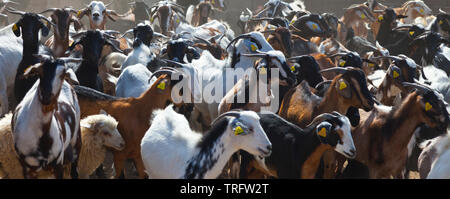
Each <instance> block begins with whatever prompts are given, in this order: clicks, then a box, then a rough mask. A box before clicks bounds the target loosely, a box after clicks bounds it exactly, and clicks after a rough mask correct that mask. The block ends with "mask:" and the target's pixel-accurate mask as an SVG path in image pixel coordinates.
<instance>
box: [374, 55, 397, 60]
mask: <svg viewBox="0 0 450 199" xmlns="http://www.w3.org/2000/svg"><path fill="white" fill-rule="evenodd" d="M371 59H372V60H374V59H393V60H394V61H399V60H402V58H400V57H397V56H392V55H391V56H380V57H372V58H371Z"/></svg>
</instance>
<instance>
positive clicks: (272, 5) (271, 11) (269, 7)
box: [255, 0, 293, 17]
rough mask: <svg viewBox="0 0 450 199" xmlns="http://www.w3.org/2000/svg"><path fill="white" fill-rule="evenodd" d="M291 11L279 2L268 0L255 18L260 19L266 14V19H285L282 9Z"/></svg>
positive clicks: (286, 4) (288, 6) (290, 8)
mask: <svg viewBox="0 0 450 199" xmlns="http://www.w3.org/2000/svg"><path fill="white" fill-rule="evenodd" d="M286 8H287V9H289V10H293V8H292V7H291V5H289V4H288V3H286V2H283V1H281V0H269V1H268V2H267V3H266V4H264V9H263V10H261V11H260V12H259V13H258V14H256V15H255V16H256V17H261V16H262V15H263V13H266V14H267V17H285V16H286V15H287V13H285V12H284V11H283V10H284V9H286Z"/></svg>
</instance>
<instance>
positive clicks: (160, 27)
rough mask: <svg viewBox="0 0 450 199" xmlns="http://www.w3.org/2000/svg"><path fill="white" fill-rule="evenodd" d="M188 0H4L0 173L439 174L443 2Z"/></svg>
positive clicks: (445, 99) (445, 172)
mask: <svg viewBox="0 0 450 199" xmlns="http://www.w3.org/2000/svg"><path fill="white" fill-rule="evenodd" d="M192 2H193V1H188V0H177V1H176V2H175V1H170V0H164V1H159V2H157V3H155V4H153V5H152V6H149V5H147V4H146V3H145V2H143V1H142V0H141V1H135V2H132V3H130V4H129V6H130V10H129V12H127V13H124V14H118V13H117V12H116V11H114V10H110V9H108V6H109V5H108V4H104V3H103V2H101V1H92V2H91V3H90V4H89V5H86V7H85V8H83V9H80V10H75V9H73V8H72V7H65V8H49V9H47V10H44V11H42V12H41V13H30V12H24V11H20V10H17V9H15V8H13V7H14V6H15V5H16V4H18V3H16V2H13V1H9V0H3V1H2V2H1V3H0V9H1V12H2V13H3V14H1V15H0V20H6V21H8V15H10V16H11V15H15V16H19V17H20V19H19V20H18V21H15V22H13V23H12V24H9V23H6V24H5V27H3V28H2V29H1V30H0V179H23V178H25V179H29V178H32V179H35V178H40V179H42V178H44V179H47V178H57V179H61V178H72V179H75V178H83V179H85V178H107V179H109V178H124V177H125V178H131V177H132V176H133V175H134V176H137V177H139V178H150V179H179V178H188V179H192V178H197V179H203V178H207V179H211V178H213V179H214V178H226V179H229V178H233V179H235V178H238V179H248V178H250V179H267V178H281V179H284V178H294V179H313V178H325V179H347V178H371V179H380V178H388V179H390V178H396V179H399V178H401V179H404V178H423V179H425V178H450V134H449V133H448V130H447V129H448V128H447V127H448V123H449V113H448V111H449V110H450V109H449V108H450V107H449V105H448V103H449V100H450V80H449V73H450V14H449V13H447V12H445V11H444V10H443V9H445V8H441V9H439V11H433V10H431V9H430V8H429V7H428V6H427V5H426V4H425V3H424V2H423V1H421V0H411V1H407V2H405V3H404V4H403V5H402V6H401V7H398V8H391V7H388V6H385V5H383V4H381V3H379V2H377V1H376V0H368V1H367V2H363V3H362V4H357V5H352V6H350V7H348V8H345V14H344V15H343V16H342V17H340V18H339V17H337V16H336V15H335V14H331V13H321V14H318V13H311V12H309V11H308V10H307V9H306V8H305V6H304V4H303V2H302V1H300V0H295V1H294V2H292V3H287V2H283V1H281V0H269V1H268V2H267V3H266V4H265V5H264V7H263V8H262V9H260V10H257V11H252V10H250V9H248V8H247V9H242V13H241V15H240V16H236V18H239V19H238V24H237V25H238V26H239V27H240V30H238V31H239V33H241V32H242V34H241V35H235V31H233V30H232V29H231V28H230V25H229V24H228V23H227V22H224V21H223V20H221V19H220V18H221V17H217V16H219V15H220V14H226V12H227V2H226V1H225V0H216V1H214V0H201V1H198V2H197V3H198V4H197V5H190V3H192ZM447 8H448V7H447ZM82 19H89V27H85V26H84V24H83V23H82ZM119 20H122V21H128V22H129V24H130V28H131V29H130V30H128V31H126V32H123V33H121V32H118V31H115V30H109V29H107V27H108V26H109V25H110V24H111V23H114V22H116V21H119ZM50 33H51V34H50ZM230 71H245V72H235V73H233V76H231V78H230V73H229V72H230ZM248 71H250V72H248ZM225 80H227V81H225ZM180 85H182V86H181V87H182V88H180ZM186 85H187V86H186ZM226 85H227V86H226ZM228 85H230V86H228ZM255 85H256V86H257V87H252V86H255ZM264 86H265V87H264ZM261 93H266V94H264V95H262V94H261ZM218 96H219V98H218ZM255 96H263V97H262V98H263V99H259V100H251V99H254V98H256V97H255ZM264 96H265V97H264ZM213 98H214V99H213ZM268 107H270V108H268ZM127 165H128V166H127ZM130 165H131V166H130Z"/></svg>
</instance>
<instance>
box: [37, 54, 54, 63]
mask: <svg viewBox="0 0 450 199" xmlns="http://www.w3.org/2000/svg"><path fill="white" fill-rule="evenodd" d="M33 56H34V57H36V58H38V59H39V61H41V62H42V61H43V60H49V59H52V57H51V56H49V55H42V54H33Z"/></svg>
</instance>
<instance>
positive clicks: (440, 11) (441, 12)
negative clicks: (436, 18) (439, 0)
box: [439, 8, 447, 14]
mask: <svg viewBox="0 0 450 199" xmlns="http://www.w3.org/2000/svg"><path fill="white" fill-rule="evenodd" d="M439 13H440V14H447V12H444V11H443V10H442V8H439Z"/></svg>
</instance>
